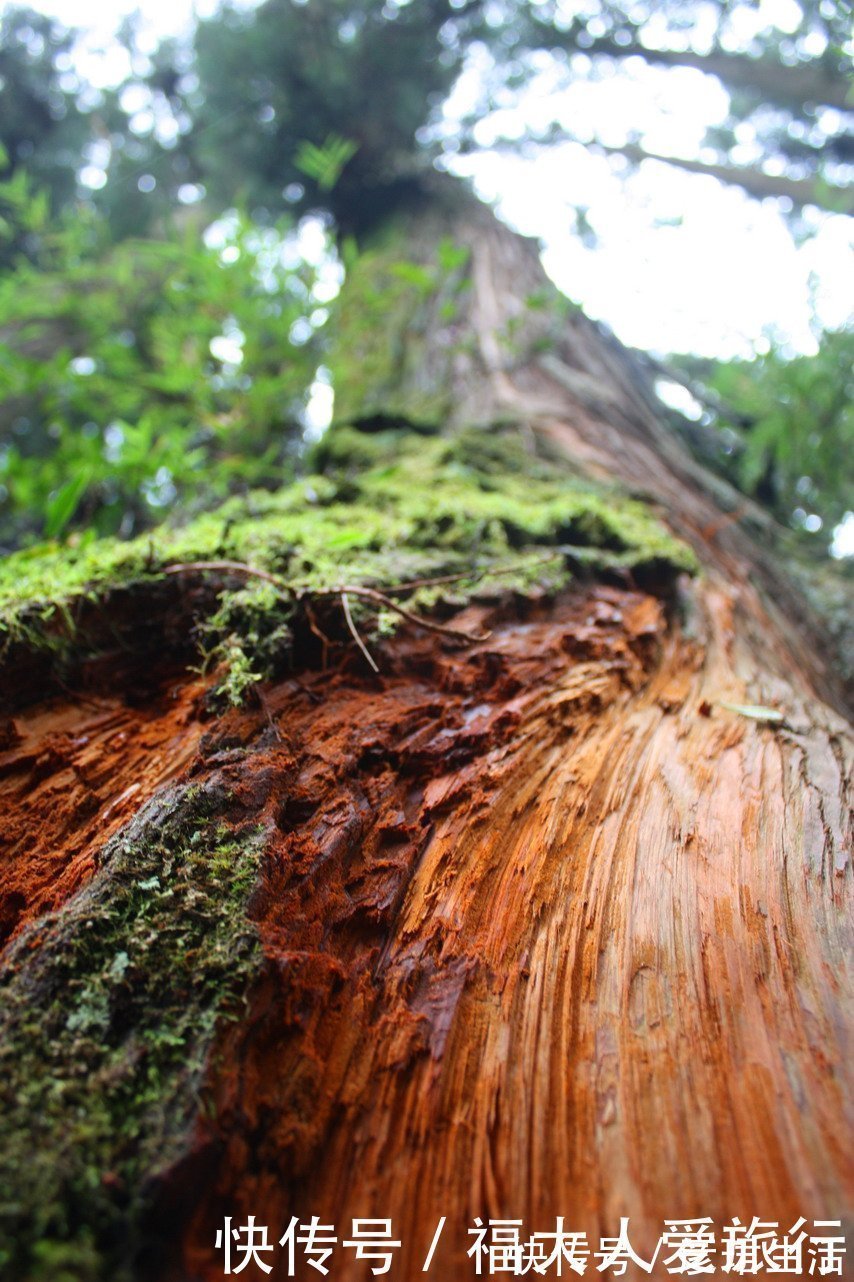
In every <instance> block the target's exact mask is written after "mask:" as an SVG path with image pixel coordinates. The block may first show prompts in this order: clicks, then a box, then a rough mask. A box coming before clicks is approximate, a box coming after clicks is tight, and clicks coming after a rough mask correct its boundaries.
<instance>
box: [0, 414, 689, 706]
mask: <svg viewBox="0 0 854 1282" xmlns="http://www.w3.org/2000/svg"><path fill="white" fill-rule="evenodd" d="M317 462H318V463H319V464H320V465H322V466H323V467H324V468H325V473H324V474H323V475H317V476H312V477H309V478H308V479H306V480H303V481H300V482H298V483H296V484H293V485H290V486H288V487H286V488H284V489H282V490H281V491H279V492H277V493H273V494H270V493H256V494H253V495H250V496H249V497H247V498H245V499H241V500H239V501H238V500H232V501H231V502H229V503H227V504H225V505H224V506H223V507H222V508H220V509H219V510H218V511H217V512H216V513H213V514H208V515H205V516H202V517H200V518H199V519H198V520H196V521H194V522H193V523H192V524H190V525H187V526H186V527H185V528H183V529H173V530H169V529H161V530H159V531H157V533H156V534H155V535H153V536H150V537H146V538H144V539H138V540H135V541H133V542H128V543H122V542H119V541H117V540H97V541H95V540H92V541H84V542H81V543H80V544H79V545H78V546H77V547H58V546H55V545H54V546H44V547H41V548H38V549H33V550H30V551H27V552H23V553H20V554H18V555H15V556H12V557H9V558H8V559H7V561H6V562H5V564H4V565H3V566H2V567H0V633H5V636H6V638H7V642H9V641H15V640H19V641H20V640H23V641H24V642H25V644H27V645H29V646H32V647H38V648H45V649H48V648H50V647H59V648H64V649H65V650H66V651H68V650H69V649H70V650H71V651H72V652H73V651H74V650H75V649H76V650H77V651H78V652H79V651H85V648H86V646H87V639H86V637H84V636H82V635H80V634H79V633H78V632H75V624H74V619H75V618H76V617H77V616H78V615H79V613H80V607H81V605H82V604H83V603H85V602H94V603H102V604H103V605H104V612H105V613H106V612H107V606H108V604H109V601H110V599H111V598H113V597H114V595H115V593H116V592H117V591H119V590H122V589H128V588H132V589H133V590H135V591H136V590H145V588H146V585H153V584H155V583H157V582H158V581H159V582H161V583H162V580H163V573H162V572H163V568H164V567H165V566H168V565H169V564H171V563H175V562H181V563H188V562H194V561H201V560H215V559H229V560H234V561H240V562H243V563H246V564H249V565H251V566H253V567H255V568H258V569H264V570H268V571H271V572H273V573H275V574H276V575H278V576H280V577H281V579H282V581H283V584H286V585H287V588H284V587H283V588H282V589H279V588H278V587H277V586H274V585H271V584H269V583H265V582H262V581H259V580H257V579H248V580H247V579H245V578H244V579H243V580H241V577H240V575H239V574H237V575H234V574H232V575H228V574H224V573H223V572H218V577H217V578H215V579H214V582H218V583H220V584H223V583H225V584H226V585H227V586H226V587H225V588H224V589H223V590H222V591H221V592H220V595H219V598H218V601H217V603H216V604H215V605H214V607H213V608H212V609H210V610H209V611H208V613H207V615H206V616H205V617H204V618H202V620H201V621H200V632H201V645H202V649H203V652H204V653H205V655H206V657H207V658H208V659H209V660H211V661H219V660H223V659H225V660H226V662H227V663H228V664H229V665H230V669H231V671H232V673H233V674H234V677H233V680H232V686H231V689H230V690H229V692H228V693H229V696H230V697H231V698H232V699H237V698H239V697H240V696H241V695H242V693H243V692H245V690H246V688H247V687H248V686H249V685H250V684H251V683H252V682H253V680H255V679H256V678H257V677H259V676H263V675H267V674H269V673H270V672H271V671H273V670H275V669H276V667H277V666H279V667H280V666H281V665H282V663H283V661H286V660H287V657H288V653H289V646H290V642H291V638H292V624H293V621H294V615H295V612H296V611H298V610H299V609H301V608H302V607H301V604H300V600H299V598H298V594H299V593H300V592H301V593H303V594H311V593H329V592H330V591H331V590H332V589H334V588H335V587H336V586H338V585H342V584H361V585H369V586H374V587H378V588H391V587H393V586H396V585H398V584H401V583H404V582H409V581H411V580H413V579H421V578H426V577H433V576H436V575H447V574H459V575H460V576H461V578H460V580H459V581H458V582H457V583H455V584H454V585H453V586H452V587H451V588H449V589H438V588H421V589H419V590H418V591H415V592H413V593H412V594H411V595H409V596H408V598H407V604H408V606H409V607H410V608H411V609H414V610H427V609H431V608H433V607H434V606H435V605H436V603H437V601H438V600H439V598H440V597H442V596H446V597H447V596H449V595H450V596H452V597H453V599H454V600H460V599H465V598H466V597H467V596H470V595H471V593H472V592H473V591H474V590H475V589H476V588H477V589H478V590H481V591H482V590H487V591H488V590H490V589H494V590H498V589H499V588H500V587H503V588H505V589H507V590H511V591H522V592H524V591H529V590H530V588H531V587H532V585H533V584H534V583H540V584H545V585H546V586H549V587H557V586H559V584H560V583H562V582H565V581H566V579H567V578H568V577H569V575H570V574H571V572H572V570H573V568H577V567H578V566H579V565H581V564H584V565H586V566H588V567H589V568H590V569H591V570H592V571H594V572H595V571H604V570H607V571H609V572H613V571H614V570H615V569H626V570H632V571H636V572H637V571H640V570H641V569H643V568H646V567H650V566H657V567H663V568H664V569H665V571H667V572H673V573H675V572H677V571H679V570H683V569H687V570H692V569H693V568H694V558H693V554H692V553H691V552H690V551H689V549H688V548H687V547H685V545H683V544H681V543H679V542H678V541H676V540H675V539H674V538H673V537H672V536H671V535H669V534H668V532H667V531H666V530H665V528H664V527H663V526H662V525H661V524H660V523H659V522H658V521H657V520H656V519H655V518H654V517H653V516H652V515H651V514H650V513H649V512H648V511H647V509H646V508H645V507H644V506H643V504H641V503H638V502H634V501H632V500H629V499H627V498H625V497H624V496H622V495H620V494H619V493H618V492H616V491H607V490H602V489H596V488H594V487H592V486H590V485H587V484H583V483H581V482H576V481H573V480H572V479H571V478H569V479H567V476H566V473H565V468H564V466H561V465H556V464H554V465H553V464H549V463H548V462H546V461H543V460H538V459H534V458H532V457H531V456H530V455H529V454H528V453H527V452H526V451H525V449H524V448H523V446H522V444H521V443H520V441H519V438H518V434H517V433H515V432H512V431H510V432H508V433H506V434H503V433H502V432H500V431H494V432H492V433H486V432H481V431H472V432H470V433H464V434H461V435H459V436H456V437H453V438H448V437H442V436H438V435H424V434H416V433H412V432H403V431H393V430H388V431H383V432H377V433H368V432H358V431H356V430H354V429H353V428H349V427H341V428H336V429H334V430H333V431H332V432H330V433H329V435H328V437H327V438H326V439H325V440H324V441H323V443H322V445H321V447H320V448H319V450H318V459H317ZM555 548H564V549H566V555H565V557H564V558H563V559H561V558H560V557H556V558H555V560H553V561H551V562H548V563H545V562H544V561H543V558H542V554H543V553H544V552H546V551H547V550H549V549H555ZM508 569H509V570H510V572H508ZM496 570H500V571H501V574H500V577H498V578H495V577H494V571H496ZM361 608H362V613H363V615H364V613H365V611H364V606H362V607H361ZM90 613H91V611H90ZM96 613H97V611H96ZM372 622H373V616H371V618H369V619H367V620H366V626H367V627H368V629H370V627H371V626H372Z"/></svg>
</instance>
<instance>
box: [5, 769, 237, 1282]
mask: <svg viewBox="0 0 854 1282" xmlns="http://www.w3.org/2000/svg"><path fill="white" fill-rule="evenodd" d="M226 808H227V798H226V797H225V796H224V795H223V793H222V790H221V789H219V790H217V789H216V788H215V787H214V786H212V785H207V787H206V789H205V790H199V789H196V790H193V789H186V788H185V789H183V790H175V791H173V792H172V793H171V794H170V793H167V794H166V795H165V796H163V795H161V797H160V798H159V800H156V801H154V802H152V803H150V804H149V806H148V807H146V808H145V809H144V810H142V811H141V812H140V814H139V815H138V816H137V817H136V819H134V820H133V822H132V823H131V825H130V826H129V827H128V828H127V829H125V830H124V831H123V832H122V833H120V834H119V835H118V836H117V837H115V838H114V839H113V840H112V841H111V842H110V843H109V844H108V846H107V847H106V848H105V850H104V852H103V854H102V857H101V865H100V871H99V872H98V874H97V875H96V877H95V879H94V881H93V882H92V883H91V884H90V885H89V886H88V887H87V889H86V890H85V891H84V892H83V893H82V894H81V895H79V896H77V898H76V899H74V900H73V901H72V903H71V904H69V905H68V907H66V908H65V909H63V910H62V911H61V912H59V913H58V914H56V915H55V916H53V917H49V918H47V919H46V920H45V921H43V922H41V923H40V926H39V936H40V938H39V948H38V951H37V952H36V953H35V954H32V944H31V942H30V941H29V940H28V938H27V936H26V935H25V936H24V937H23V938H22V940H21V941H20V943H19V944H17V945H16V946H13V947H12V949H11V952H10V953H9V954H8V955H7V957H6V959H5V961H4V965H3V968H2V970H0V1070H1V1071H0V1275H2V1276H3V1277H6V1278H15V1279H17V1280H18V1282H48V1280H50V1282H56V1280H57V1279H65V1280H66V1282H123V1280H124V1279H127V1278H130V1277H131V1276H133V1275H134V1255H135V1253H136V1251H137V1250H138V1249H139V1248H140V1246H141V1245H142V1241H141V1229H142V1223H143V1219H142V1217H143V1216H144V1215H145V1212H146V1209H147V1207H146V1198H147V1197H148V1196H149V1195H150V1189H151V1185H150V1183H146V1180H147V1179H148V1177H150V1176H151V1175H152V1173H156V1172H157V1171H159V1170H163V1169H165V1168H166V1167H167V1166H168V1165H169V1164H170V1162H174V1161H175V1160H176V1159H178V1158H179V1157H180V1155H181V1149H182V1145H183V1143H184V1142H185V1140H186V1135H187V1131H188V1128H189V1126H190V1124H191V1122H192V1119H193V1118H194V1116H195V1115H196V1112H197V1109H198V1103H199V1100H198V1092H199V1090H200V1088H201V1087H202V1086H203V1082H204V1072H205V1067H206V1064H207V1060H208V1055H209V1052H210V1049H211V1047H212V1045H213V1042H214V1037H215V1034H216V1032H217V1030H218V1028H219V1027H220V1025H221V1023H222V1021H223V1020H224V1019H227V1018H229V1017H233V1016H234V1015H235V1014H237V1013H238V1012H239V1010H240V1006H241V1002H242V1000H243V999H244V997H245V994H246V992H247V990H248V987H249V984H250V982H251V980H252V978H253V976H254V975H255V974H257V972H258V968H259V965H260V950H259V949H258V946H257V937H256V934H255V931H254V928H253V926H252V924H251V922H250V921H249V920H248V918H247V900H248V898H249V895H250V893H251V891H252V888H253V886H254V884H255V879H256V874H257V868H258V861H259V855H260V845H261V841H260V836H259V834H258V833H257V832H244V833H242V834H235V833H233V832H230V831H228V830H227V829H225V828H223V827H221V826H220V824H219V822H218V821H217V815H219V814H222V813H223V811H224V810H225V809H226ZM24 959H26V965H23V962H24ZM143 1177H146V1178H145V1179H143Z"/></svg>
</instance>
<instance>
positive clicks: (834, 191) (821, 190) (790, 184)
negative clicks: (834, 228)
mask: <svg viewBox="0 0 854 1282" xmlns="http://www.w3.org/2000/svg"><path fill="white" fill-rule="evenodd" d="M591 148H598V149H599V150H600V151H603V152H606V153H607V154H608V155H611V156H625V157H626V159H627V160H631V161H632V162H633V163H635V164H639V163H640V162H641V161H642V160H659V161H661V162H662V164H665V165H673V166H675V167H676V168H677V169H684V170H686V171H687V172H688V173H690V174H706V175H708V176H709V177H710V178H717V180H718V182H722V183H727V184H729V185H730V186H732V187H741V188H742V189H743V190H744V191H746V192H747V194H748V195H749V196H755V197H756V198H757V199H759V200H762V199H764V198H765V197H766V196H777V197H780V196H785V197H788V199H789V200H791V202H792V204H793V205H797V206H799V207H800V206H803V205H816V206H818V208H819V209H826V210H827V211H828V212H829V213H834V214H849V215H850V214H854V193H852V192H851V191H850V190H848V189H846V188H845V187H837V186H835V185H833V184H831V183H828V182H826V181H825V180H824V179H821V178H790V177H788V176H787V175H786V174H766V173H765V172H764V171H763V170H761V169H750V168H747V167H742V166H740V165H724V164H717V163H714V162H710V161H703V160H687V159H685V158H684V157H682V156H664V155H662V154H661V153H660V152H657V151H647V150H646V148H645V147H641V146H640V145H639V144H638V143H625V144H624V145H623V146H622V147H609V146H608V145H607V144H606V143H603V142H596V143H592V144H591Z"/></svg>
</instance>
